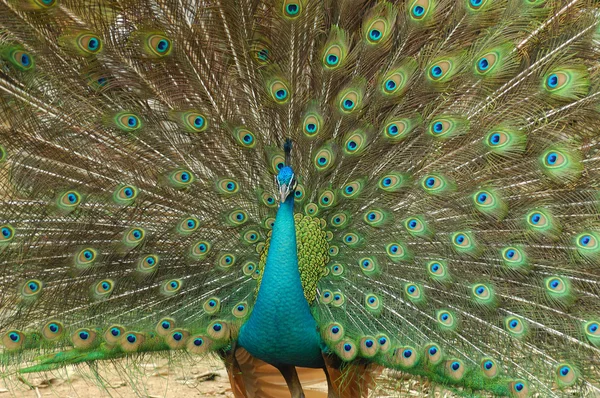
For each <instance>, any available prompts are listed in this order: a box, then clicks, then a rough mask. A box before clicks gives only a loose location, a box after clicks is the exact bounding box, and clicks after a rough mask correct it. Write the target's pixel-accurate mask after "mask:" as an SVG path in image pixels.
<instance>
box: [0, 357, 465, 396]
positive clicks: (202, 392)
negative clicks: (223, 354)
mask: <svg viewBox="0 0 600 398" xmlns="http://www.w3.org/2000/svg"><path fill="white" fill-rule="evenodd" d="M98 374H99V375H100V377H101V378H102V380H103V382H102V383H99V382H98V379H97V378H96V377H95V376H94V375H93V372H91V371H90V370H89V368H87V367H83V368H81V369H77V368H74V367H69V368H66V369H61V370H57V371H55V372H52V373H45V374H32V375H25V376H27V377H25V380H24V381H19V380H17V379H16V378H15V377H9V378H7V379H4V380H2V381H0V398H11V397H13V396H17V397H23V398H40V397H60V398H79V397H81V398H86V397H94V398H96V397H100V398H104V397H119V398H133V397H146V398H176V397H177V398H179V397H233V393H232V392H231V388H230V385H229V380H228V378H227V372H226V371H225V369H224V368H223V366H222V364H220V363H219V362H218V361H216V360H210V359H206V360H203V361H200V362H196V363H186V364H184V366H181V365H178V366H169V364H168V362H167V361H166V360H164V361H163V360H159V361H155V362H150V361H149V362H148V363H145V364H142V365H136V366H133V365H131V364H128V363H126V362H117V363H115V364H111V363H100V364H99V367H98ZM142 374H143V376H140V375H142ZM26 383H28V384H29V386H28V384H26ZM102 384H103V385H104V387H101V386H100V385H102ZM380 385H381V388H379V389H378V390H377V391H376V392H374V394H373V396H376V397H392V396H393V397H424V396H427V397H439V398H446V397H448V398H449V397H451V396H453V395H452V394H450V393H448V392H442V391H437V390H430V389H429V386H428V385H427V384H422V383H420V382H419V381H418V380H411V379H409V380H405V379H397V378H395V377H393V376H391V375H387V376H385V377H384V378H382V379H381V383H380ZM304 389H305V390H315V391H324V392H326V391H327V384H326V383H319V384H314V385H311V386H304Z"/></svg>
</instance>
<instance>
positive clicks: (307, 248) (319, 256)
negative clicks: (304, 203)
mask: <svg viewBox="0 0 600 398" xmlns="http://www.w3.org/2000/svg"><path fill="white" fill-rule="evenodd" d="M294 221H295V226H296V242H297V247H298V270H299V271H300V281H301V282H302V289H303V290H304V297H305V298H306V301H308V303H309V304H311V303H312V302H313V301H315V299H316V298H317V283H318V282H319V280H320V279H321V278H322V277H323V276H325V274H326V272H327V270H326V267H325V266H326V265H327V263H329V254H328V252H329V243H328V242H327V232H326V231H325V227H326V226H327V222H326V221H325V220H324V219H322V218H318V217H311V216H305V215H303V214H301V213H296V214H294ZM270 244H271V233H270V232H269V236H268V237H267V241H266V242H265V246H264V249H263V250H262V252H261V254H260V261H259V264H258V269H259V270H260V275H259V276H258V279H257V284H256V290H255V295H256V294H258V290H259V289H260V283H261V281H262V275H263V270H264V268H265V265H266V264H267V253H268V252H269V246H270Z"/></svg>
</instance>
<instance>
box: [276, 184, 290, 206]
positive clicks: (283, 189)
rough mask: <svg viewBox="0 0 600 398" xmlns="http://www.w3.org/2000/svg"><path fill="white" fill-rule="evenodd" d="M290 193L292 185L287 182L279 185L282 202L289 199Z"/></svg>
mask: <svg viewBox="0 0 600 398" xmlns="http://www.w3.org/2000/svg"><path fill="white" fill-rule="evenodd" d="M289 194H290V186H289V185H287V184H281V185H280V186H279V197H280V200H281V202H280V203H283V202H285V200H286V199H287V197H288V195H289Z"/></svg>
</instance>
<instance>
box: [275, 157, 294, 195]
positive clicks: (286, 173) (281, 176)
mask: <svg viewBox="0 0 600 398" xmlns="http://www.w3.org/2000/svg"><path fill="white" fill-rule="evenodd" d="M296 184H297V181H296V176H295V175H294V170H292V168H291V167H290V166H285V167H282V168H281V170H279V173H278V174H277V186H278V187H279V195H280V199H281V203H283V202H285V200H286V199H287V197H288V195H289V194H290V193H292V192H295V191H296ZM292 197H293V195H292Z"/></svg>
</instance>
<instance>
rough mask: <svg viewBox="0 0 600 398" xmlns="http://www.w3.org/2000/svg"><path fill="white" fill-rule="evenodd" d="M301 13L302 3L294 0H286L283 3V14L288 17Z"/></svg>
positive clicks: (295, 16)
mask: <svg viewBox="0 0 600 398" xmlns="http://www.w3.org/2000/svg"><path fill="white" fill-rule="evenodd" d="M301 13H302V4H301V3H300V2H298V1H295V0H286V1H284V4H283V15H284V16H286V17H287V18H289V19H295V18H298V17H299V16H300V14H301Z"/></svg>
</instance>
